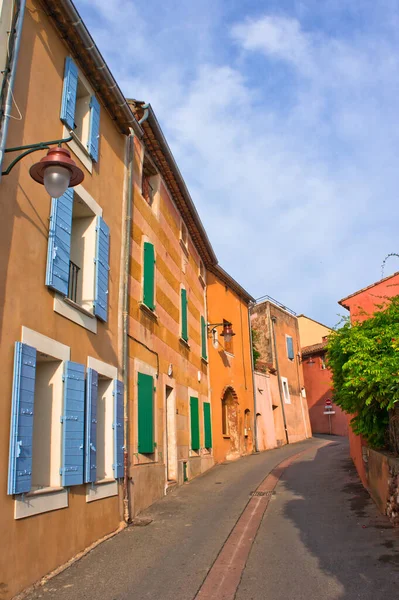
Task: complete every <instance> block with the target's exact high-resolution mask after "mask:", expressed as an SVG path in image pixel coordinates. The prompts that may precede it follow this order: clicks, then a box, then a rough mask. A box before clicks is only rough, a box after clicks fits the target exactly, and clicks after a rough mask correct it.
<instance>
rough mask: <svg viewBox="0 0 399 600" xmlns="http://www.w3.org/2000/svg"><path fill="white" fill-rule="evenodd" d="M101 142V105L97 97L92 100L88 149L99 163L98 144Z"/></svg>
mask: <svg viewBox="0 0 399 600" xmlns="http://www.w3.org/2000/svg"><path fill="white" fill-rule="evenodd" d="M99 141H100V105H99V103H98V101H97V98H96V97H95V96H92V97H91V98H90V129H89V139H88V142H87V149H88V150H89V154H90V156H91V157H92V159H93V160H94V161H96V162H98V143H99Z"/></svg>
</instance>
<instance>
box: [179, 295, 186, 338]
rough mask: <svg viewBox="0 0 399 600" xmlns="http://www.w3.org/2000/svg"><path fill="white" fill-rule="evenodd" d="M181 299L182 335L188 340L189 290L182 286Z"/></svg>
mask: <svg viewBox="0 0 399 600" xmlns="http://www.w3.org/2000/svg"><path fill="white" fill-rule="evenodd" d="M180 300H181V337H182V339H183V340H185V341H186V342H187V341H188V326H187V291H186V290H185V289H184V288H182V289H181V290H180Z"/></svg>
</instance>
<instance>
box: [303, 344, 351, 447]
mask: <svg viewBox="0 0 399 600" xmlns="http://www.w3.org/2000/svg"><path fill="white" fill-rule="evenodd" d="M322 354H323V353H322V352H319V353H317V354H312V355H310V356H307V357H306V358H304V360H303V362H302V367H303V376H304V380H305V389H306V399H307V402H308V407H309V417H310V423H311V425H312V431H313V433H331V434H333V435H348V422H347V418H346V415H345V413H344V412H343V411H342V410H341V409H340V408H339V406H337V405H336V404H333V405H332V406H333V410H334V411H335V415H331V417H328V415H325V414H324V412H325V404H326V400H327V399H330V400H332V396H333V394H332V375H331V371H330V370H329V369H323V368H322ZM329 419H331V430H330V422H329Z"/></svg>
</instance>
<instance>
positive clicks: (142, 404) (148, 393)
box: [137, 373, 154, 454]
mask: <svg viewBox="0 0 399 600" xmlns="http://www.w3.org/2000/svg"><path fill="white" fill-rule="evenodd" d="M137 386H138V451H139V452H141V453H143V454H147V453H151V452H154V400H153V398H154V380H153V378H152V377H151V375H146V374H145V373H138V379H137Z"/></svg>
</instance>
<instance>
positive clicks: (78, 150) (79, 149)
mask: <svg viewBox="0 0 399 600" xmlns="http://www.w3.org/2000/svg"><path fill="white" fill-rule="evenodd" d="M70 136H72V138H73V139H72V140H71V141H70V142H67V146H69V148H70V149H71V150H72V152H73V153H74V154H75V156H76V157H77V158H78V159H79V160H80V162H81V163H82V165H83V166H84V167H85V168H86V169H87V170H88V171H89V173H92V172H93V160H92V158H91V156H90V154H89V152H88V150H87V148H86V147H85V145H84V144H83V143H82V142H81V141H80V139H79V138H78V136H77V135H76V133H75V132H74V131H71V130H69V129H68V128H67V127H65V125H64V129H63V137H64V138H66V137H70Z"/></svg>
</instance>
